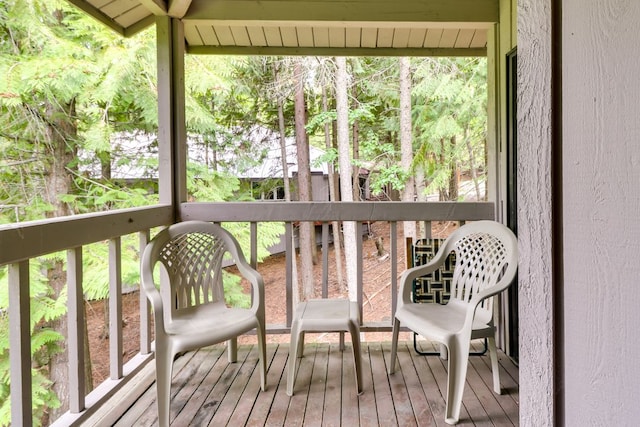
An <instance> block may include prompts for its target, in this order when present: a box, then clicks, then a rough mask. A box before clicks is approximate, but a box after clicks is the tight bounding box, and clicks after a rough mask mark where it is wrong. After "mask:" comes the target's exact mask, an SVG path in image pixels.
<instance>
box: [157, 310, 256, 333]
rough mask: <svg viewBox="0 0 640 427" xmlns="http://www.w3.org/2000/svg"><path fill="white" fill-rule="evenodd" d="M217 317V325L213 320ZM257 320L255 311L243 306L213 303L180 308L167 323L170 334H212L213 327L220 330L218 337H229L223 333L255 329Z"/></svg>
mask: <svg viewBox="0 0 640 427" xmlns="http://www.w3.org/2000/svg"><path fill="white" fill-rule="evenodd" d="M213 319H215V325H212V321H213ZM256 324H257V321H256V316H255V314H254V313H253V312H251V311H250V310H247V309H243V308H229V307H227V306H226V305H225V304H223V303H211V304H205V305H199V306H196V307H191V308H187V309H182V310H179V311H178V313H177V314H174V315H173V319H171V320H170V321H169V322H166V323H165V332H166V333H167V334H168V335H201V334H202V333H203V332H204V333H206V334H211V327H212V326H215V329H216V330H217V331H218V337H219V338H218V339H219V340H220V341H225V340H226V339H227V338H225V337H223V335H227V334H226V333H224V334H223V333H221V332H222V331H225V332H227V333H228V335H229V336H230V337H231V336H236V335H239V334H242V333H244V332H246V331H249V330H251V329H254V328H255V327H256Z"/></svg>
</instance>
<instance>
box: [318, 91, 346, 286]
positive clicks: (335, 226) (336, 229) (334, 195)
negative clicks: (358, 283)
mask: <svg viewBox="0 0 640 427" xmlns="http://www.w3.org/2000/svg"><path fill="white" fill-rule="evenodd" d="M328 111H329V102H328V100H327V89H326V86H325V85H323V86H322V112H323V113H327V112H328ZM330 128H331V126H330V124H329V122H326V123H325V124H324V143H325V146H326V147H327V151H329V150H331V148H332V147H333V144H332V138H331V132H330ZM327 171H328V179H329V200H330V201H334V202H335V201H338V200H339V196H338V191H337V189H336V173H335V170H334V167H333V162H327ZM331 231H332V232H333V253H334V255H335V263H336V278H337V281H338V288H339V289H342V288H343V286H344V278H343V277H342V239H341V238H340V223H339V222H338V221H333V222H332V223H331Z"/></svg>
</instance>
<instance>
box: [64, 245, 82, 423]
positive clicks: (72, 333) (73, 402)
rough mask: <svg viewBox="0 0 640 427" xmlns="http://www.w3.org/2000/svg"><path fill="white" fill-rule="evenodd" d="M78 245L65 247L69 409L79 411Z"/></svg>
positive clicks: (79, 294)
mask: <svg viewBox="0 0 640 427" xmlns="http://www.w3.org/2000/svg"><path fill="white" fill-rule="evenodd" d="M82 283H83V278H82V246H79V247H77V248H73V249H69V250H68V251H67V294H68V296H67V310H68V314H67V319H68V321H67V327H68V336H69V337H68V347H67V348H68V352H69V412H71V413H72V414H77V413H80V412H81V411H83V410H84V409H85V400H84V398H85V392H86V380H87V378H86V376H85V359H84V355H85V341H84V337H85V333H86V328H87V322H86V319H85V313H84V292H83V290H82Z"/></svg>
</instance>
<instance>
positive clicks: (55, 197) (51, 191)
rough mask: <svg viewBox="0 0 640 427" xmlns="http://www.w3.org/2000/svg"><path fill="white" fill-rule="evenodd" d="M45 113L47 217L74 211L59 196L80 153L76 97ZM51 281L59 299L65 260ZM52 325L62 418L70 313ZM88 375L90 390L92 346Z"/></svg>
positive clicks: (55, 413)
mask: <svg viewBox="0 0 640 427" xmlns="http://www.w3.org/2000/svg"><path fill="white" fill-rule="evenodd" d="M45 116H46V117H47V118H48V120H49V121H48V125H47V131H46V132H47V135H46V140H47V141H48V143H49V144H48V145H47V146H48V150H49V153H48V155H47V156H46V158H47V160H48V164H47V165H46V172H45V175H46V185H45V193H44V197H45V199H46V201H47V202H48V203H49V204H50V205H51V206H53V210H52V211H51V212H49V213H48V214H47V217H48V218H53V217H60V216H67V215H70V214H72V213H73V212H72V210H71V209H70V207H69V205H67V204H66V203H63V202H61V201H60V196H61V195H64V194H69V193H71V189H72V178H71V174H70V173H69V171H68V170H67V168H68V167H70V166H69V165H71V164H72V161H73V160H74V159H75V158H76V157H77V151H76V148H75V145H74V143H73V142H72V141H74V140H75V139H76V136H77V129H76V127H75V125H74V123H73V122H72V119H71V118H72V117H75V116H76V114H75V101H74V100H72V101H71V102H70V103H69V104H68V105H65V106H63V108H60V107H57V106H55V105H53V104H47V106H46V107H45ZM47 277H48V278H49V285H50V287H51V297H52V298H53V299H56V300H57V299H58V298H60V297H61V295H64V288H65V286H66V273H65V272H64V266H63V262H62V261H54V262H53V265H52V266H51V267H49V269H48V271H47ZM48 326H49V327H50V328H52V329H53V330H55V331H56V332H58V333H59V334H60V335H62V336H63V337H64V339H63V340H62V341H61V342H60V343H59V345H60V350H61V351H60V352H58V353H56V354H54V355H53V356H52V357H51V359H50V360H49V378H50V379H51V382H52V389H53V391H54V392H55V393H56V395H57V396H58V398H59V399H60V403H61V406H60V407H59V408H55V409H51V412H50V414H49V417H50V420H55V419H57V418H59V417H60V416H61V415H62V414H63V413H65V412H66V411H67V410H68V409H69V389H68V384H69V380H68V378H69V371H68V364H69V355H68V350H67V337H68V330H67V315H66V314H65V315H63V316H61V317H60V318H58V319H55V320H52V321H51V322H50V323H49V325H48ZM87 341H88V338H87V337H86V336H85V342H87ZM85 361H86V363H85V375H86V376H87V381H86V384H87V390H85V391H88V390H91V388H93V387H92V383H91V363H90V361H91V358H90V355H89V346H85Z"/></svg>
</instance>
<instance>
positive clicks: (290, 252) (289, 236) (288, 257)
mask: <svg viewBox="0 0 640 427" xmlns="http://www.w3.org/2000/svg"><path fill="white" fill-rule="evenodd" d="M284 236H285V238H284V247H285V265H286V267H285V269H286V277H287V280H286V282H287V283H286V300H287V301H286V304H287V319H286V325H287V327H291V323H292V321H293V263H294V262H296V252H295V251H296V248H295V247H294V246H293V223H291V222H287V223H285V233H284Z"/></svg>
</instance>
